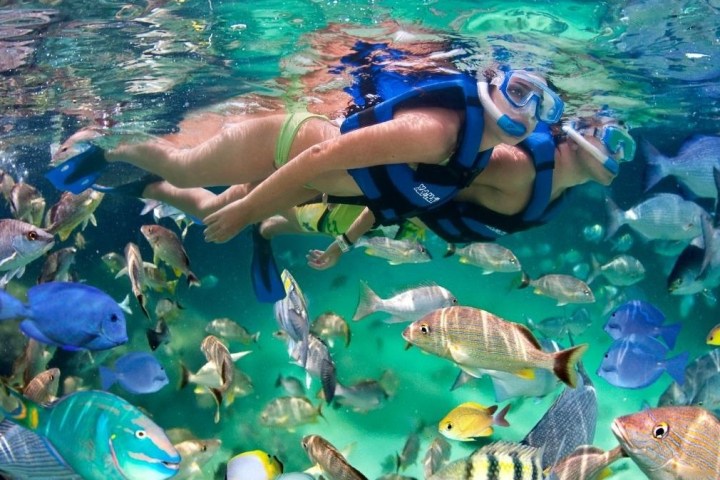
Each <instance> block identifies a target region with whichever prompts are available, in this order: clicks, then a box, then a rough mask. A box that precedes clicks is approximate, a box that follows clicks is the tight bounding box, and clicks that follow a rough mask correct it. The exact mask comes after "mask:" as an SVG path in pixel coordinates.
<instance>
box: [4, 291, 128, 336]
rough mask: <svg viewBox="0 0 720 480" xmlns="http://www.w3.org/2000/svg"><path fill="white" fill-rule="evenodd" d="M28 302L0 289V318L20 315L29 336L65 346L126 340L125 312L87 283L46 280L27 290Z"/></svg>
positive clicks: (15, 317)
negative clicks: (23, 301)
mask: <svg viewBox="0 0 720 480" xmlns="http://www.w3.org/2000/svg"><path fill="white" fill-rule="evenodd" d="M27 295H28V303H27V304H23V303H22V302H21V301H20V300H18V299H16V298H15V297H13V296H12V295H10V294H8V293H6V292H4V291H0V321H2V320H10V319H22V322H21V323H20V330H21V331H22V332H23V333H24V334H25V335H27V336H28V337H30V338H33V339H35V340H37V341H38V342H40V343H44V344H46V345H53V346H56V347H60V348H62V349H65V350H107V349H109V348H113V347H116V346H118V345H122V344H124V343H126V342H127V340H128V336H127V327H126V324H125V314H124V313H123V311H122V310H121V309H120V306H119V305H118V304H117V302H116V301H115V300H113V299H112V297H110V296H109V295H108V294H106V293H105V292H103V291H102V290H99V289H97V288H95V287H91V286H90V285H83V284H80V283H69V282H48V283H42V284H40V285H35V286H34V287H32V288H30V290H28V294H27Z"/></svg>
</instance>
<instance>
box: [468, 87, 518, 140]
mask: <svg viewBox="0 0 720 480" xmlns="http://www.w3.org/2000/svg"><path fill="white" fill-rule="evenodd" d="M478 91H479V92H480V101H481V102H482V105H483V107H484V108H485V110H487V112H488V113H489V114H490V116H491V117H492V118H494V119H495V123H497V126H498V127H500V129H501V130H502V131H503V132H505V133H507V134H508V135H510V136H513V137H522V136H523V135H525V134H526V133H527V128H526V127H525V125H523V124H522V123H521V122H518V121H517V120H513V119H512V118H510V117H508V116H507V115H505V114H504V113H502V112H501V111H500V109H499V108H498V107H497V105H495V103H494V102H493V101H492V99H491V98H490V92H489V91H488V83H487V82H486V81H482V82H478Z"/></svg>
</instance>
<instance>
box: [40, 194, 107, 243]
mask: <svg viewBox="0 0 720 480" xmlns="http://www.w3.org/2000/svg"><path fill="white" fill-rule="evenodd" d="M103 196H104V194H103V193H100V192H96V191H95V190H92V189H88V190H85V191H84V192H83V193H81V194H79V195H73V194H72V193H70V192H64V193H63V194H62V195H61V196H60V200H58V202H57V203H56V204H55V205H53V206H52V207H51V208H50V210H49V211H48V213H47V215H45V225H46V227H45V228H46V229H47V231H48V232H50V233H52V234H55V235H57V236H58V237H60V240H62V241H65V240H67V239H68V237H70V234H71V233H72V232H73V230H75V228H76V227H78V226H80V227H81V230H84V229H85V227H86V226H87V224H88V223H92V224H93V225H97V221H96V220H95V215H94V212H95V210H97V208H98V207H99V206H100V202H102V199H103Z"/></svg>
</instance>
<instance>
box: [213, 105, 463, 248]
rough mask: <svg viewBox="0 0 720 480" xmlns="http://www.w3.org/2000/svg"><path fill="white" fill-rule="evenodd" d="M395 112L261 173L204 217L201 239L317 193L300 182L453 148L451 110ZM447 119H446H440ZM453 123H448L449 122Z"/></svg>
mask: <svg viewBox="0 0 720 480" xmlns="http://www.w3.org/2000/svg"><path fill="white" fill-rule="evenodd" d="M436 110H440V112H439V113H438V112H435V113H436V114H428V113H423V112H425V111H424V110H423V111H421V112H419V113H416V112H413V113H406V114H401V115H399V116H398V118H395V119H393V120H390V121H388V122H384V123H381V124H378V125H372V126H369V127H365V128H362V129H360V130H356V131H353V132H349V133H347V134H345V135H341V136H340V137H337V138H334V139H332V140H327V141H325V142H322V143H320V144H318V145H315V146H313V147H310V148H308V149H307V150H305V151H303V152H302V153H300V154H299V155H298V156H297V157H295V158H293V159H292V160H291V161H290V162H288V163H286V164H285V165H283V167H282V168H279V169H278V170H276V171H275V172H274V173H273V174H272V175H270V176H269V177H268V178H266V179H265V180H264V181H263V182H262V183H260V185H258V186H257V187H256V188H255V189H254V190H253V191H252V192H250V193H249V194H248V195H247V196H246V197H245V198H243V199H241V200H238V201H235V202H233V203H231V204H229V205H227V206H226V207H224V208H222V209H220V210H218V211H217V212H215V213H214V214H212V215H209V216H208V217H206V218H205V219H204V222H205V224H206V225H207V226H208V228H207V229H206V231H205V238H206V240H207V241H211V242H226V241H227V240H229V239H230V238H232V237H234V236H235V235H237V234H238V233H239V232H240V230H242V229H243V228H245V227H246V226H247V225H250V224H253V223H257V222H259V221H262V220H263V219H265V218H268V217H270V216H272V215H275V214H276V213H278V212H281V211H284V210H287V209H288V208H291V207H293V206H295V205H299V204H301V203H303V202H304V201H307V200H309V199H310V198H312V195H317V192H314V193H311V194H310V195H309V194H308V192H313V191H311V190H308V189H307V188H305V187H304V185H306V184H312V183H313V180H314V179H315V178H317V177H320V176H321V175H323V174H325V173H327V172H330V171H333V170H335V171H337V170H347V169H349V168H357V167H364V166H373V165H380V164H392V163H439V162H441V161H442V160H444V159H445V158H447V157H448V156H449V155H450V153H452V151H453V149H454V148H455V141H456V138H457V125H458V124H457V123H453V122H452V121H451V120H450V119H451V118H452V115H447V114H448V112H449V113H450V114H453V115H456V114H454V112H453V111H452V110H444V109H436ZM443 120H447V121H448V123H447V124H443ZM453 125H454V126H453Z"/></svg>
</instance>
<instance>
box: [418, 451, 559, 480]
mask: <svg viewBox="0 0 720 480" xmlns="http://www.w3.org/2000/svg"><path fill="white" fill-rule="evenodd" d="M541 460H542V449H537V448H534V447H529V446H527V445H521V444H519V443H510V442H495V443H491V444H490V445H485V446H484V447H482V448H480V449H478V450H475V452H473V453H472V455H470V456H469V457H467V458H461V459H460V460H455V461H454V462H451V463H449V464H447V465H446V466H445V467H443V468H441V469H440V470H439V471H437V472H436V473H435V474H433V475H431V476H430V477H428V479H427V480H542V479H544V478H545V476H544V475H543V470H542V464H541Z"/></svg>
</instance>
